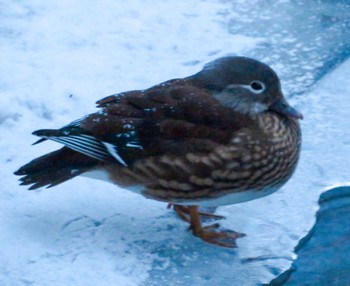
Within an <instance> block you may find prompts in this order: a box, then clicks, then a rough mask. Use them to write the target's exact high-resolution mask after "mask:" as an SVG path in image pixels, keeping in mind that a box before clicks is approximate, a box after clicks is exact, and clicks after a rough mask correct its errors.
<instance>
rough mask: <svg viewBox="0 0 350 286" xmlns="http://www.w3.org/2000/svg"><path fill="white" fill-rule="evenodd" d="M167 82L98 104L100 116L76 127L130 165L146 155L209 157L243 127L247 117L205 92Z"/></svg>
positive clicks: (110, 97) (92, 115) (96, 114)
mask: <svg viewBox="0 0 350 286" xmlns="http://www.w3.org/2000/svg"><path fill="white" fill-rule="evenodd" d="M174 82H176V83H177V84H175V85H174ZM170 83H172V84H168V83H164V84H161V85H158V86H155V87H153V88H150V89H148V90H144V91H131V92H126V93H121V94H119V95H112V96H109V97H107V98H105V99H102V100H100V101H98V104H99V106H100V107H102V109H101V111H100V112H98V113H95V114H91V115H90V116H88V117H87V118H86V119H85V120H84V121H82V122H81V127H82V128H84V130H87V131H89V132H91V134H93V135H94V136H95V137H96V138H98V139H99V140H101V141H104V142H109V143H110V144H112V145H115V146H118V147H117V149H118V154H119V155H120V156H121V157H122V158H126V160H127V161H128V162H130V163H131V162H133V161H135V160H138V159H142V158H144V157H147V156H160V155H163V154H177V155H181V154H185V153H188V152H201V151H203V152H208V151H210V150H212V149H213V148H215V146H218V145H219V144H226V143H227V142H228V141H229V140H230V138H231V136H232V133H233V132H234V131H235V130H239V129H241V128H242V127H243V122H244V124H245V125H246V124H247V120H248V119H247V117H245V116H243V115H241V114H237V113H235V112H233V111H232V110H231V109H229V108H227V107H224V106H223V105H222V104H220V103H219V102H218V101H217V100H216V99H215V98H214V97H213V96H212V94H210V93H209V92H207V91H205V90H203V89H199V88H196V87H193V86H188V85H186V84H185V83H183V82H181V81H176V80H175V81H174V80H173V81H171V82H170ZM130 147H133V148H130Z"/></svg>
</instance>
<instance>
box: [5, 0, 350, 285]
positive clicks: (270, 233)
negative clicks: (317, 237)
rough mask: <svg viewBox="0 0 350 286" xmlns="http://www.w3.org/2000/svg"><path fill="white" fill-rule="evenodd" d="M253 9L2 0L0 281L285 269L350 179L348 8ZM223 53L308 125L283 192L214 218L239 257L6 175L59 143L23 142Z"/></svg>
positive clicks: (120, 201) (168, 222) (102, 202)
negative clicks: (322, 203) (245, 62)
mask: <svg viewBox="0 0 350 286" xmlns="http://www.w3.org/2000/svg"><path fill="white" fill-rule="evenodd" d="M261 3H262V2H261V1H257V0H255V1H254V0H248V1H239V0H237V1H199V0H193V1H186V2H185V1H182V2H180V1H177V2H176V1H170V0H167V1H158V2H155V1H141V0H135V1H129V2H127V1H108V0H103V1H98V2H97V1H92V0H88V1H49V2H48V1H43V0H33V1H24V0H22V1H21V0H19V1H2V2H0V23H1V25H0V62H1V65H0V132H1V137H0V150H1V151H0V152H1V156H0V158H1V161H0V164H1V169H0V175H1V178H2V188H1V192H0V202H1V203H0V241H1V245H0V285H5V286H7V285H11V286H17V285H35V286H45V285H50V286H52V285H87V286H89V285H101V286H104V285H106V286H107V285H108V286H109V285H121V286H124V285H127V286H128V285H145V286H146V285H147V286H148V285H224V286H225V285H248V286H249V285H257V284H261V283H268V282H269V281H270V280H271V279H273V278H274V277H276V276H277V275H278V274H280V273H281V272H283V271H284V270H286V269H287V268H288V267H289V266H290V264H291V263H292V261H293V259H295V255H294V253H293V249H294V247H295V246H296V245H297V243H298V241H299V239H300V238H301V237H303V236H304V235H305V234H306V233H307V232H308V230H309V229H310V228H311V227H312V225H313V223H314V214H315V212H316V210H317V204H316V202H317V200H318V196H319V194H320V193H321V192H323V191H324V190H325V189H326V187H327V186H330V185H333V184H339V185H344V184H345V183H348V182H350V178H349V175H348V170H349V167H350V166H349V165H350V164H349V159H348V154H349V152H350V141H349V138H350V136H349V135H350V134H349V130H350V129H349V128H348V122H349V120H350V118H349V117H350V112H349V110H350V104H349V102H350V101H349V97H348V92H349V90H350V83H349V80H348V79H349V75H350V61H349V60H347V61H345V59H346V58H347V57H348V56H349V53H350V48H349V43H350V40H349V39H350V37H349V36H350V35H349V33H350V29H349V23H350V21H349V19H350V17H349V16H350V15H349V11H350V9H349V3H348V2H347V1H301V0H299V1H287V0H284V1H264V2H263V3H264V4H261ZM227 54H240V55H247V56H253V57H256V58H258V59H260V60H264V61H266V62H267V63H269V64H271V65H272V66H273V67H274V68H275V69H276V70H277V71H278V73H279V74H280V75H281V78H282V84H283V88H284V91H285V93H286V95H287V97H288V98H289V100H290V101H291V102H292V104H293V105H294V106H295V107H296V108H297V109H298V110H300V111H301V112H302V113H303V114H304V117H305V120H304V121H303V122H302V129H303V150H302V157H301V162H300V164H299V167H298V169H297V172H296V173H295V175H294V177H293V178H292V179H291V181H290V182H288V184H287V185H286V186H285V187H284V188H283V189H282V190H280V191H278V192H276V193H275V194H273V195H271V196H269V197H266V198H263V199H259V200H256V201H252V202H248V203H244V204H239V205H234V206H227V207H222V208H219V209H218V211H217V213H218V214H220V215H225V216H226V217H227V220H225V221H223V222H222V224H223V226H224V227H227V228H230V229H234V230H236V231H239V232H244V233H246V234H247V236H246V237H244V238H241V239H239V240H238V248H237V249H235V250H227V249H221V248H218V247H214V246H211V245H208V244H205V243H203V242H202V241H200V240H199V239H196V238H195V237H193V236H192V235H191V234H190V233H189V232H188V231H187V229H186V228H187V226H186V224H185V223H184V222H182V221H180V220H179V219H177V218H176V216H175V215H174V214H173V212H172V211H170V210H167V209H166V204H163V203H158V202H155V201H151V200H146V199H144V198H142V197H141V196H139V195H137V194H134V193H131V192H129V191H127V190H123V189H119V188H117V187H115V186H113V185H110V184H107V183H103V182H100V181H95V180H90V179H87V178H82V177H79V178H76V179H74V180H72V181H69V182H67V183H64V184H62V185H59V186H57V187H55V188H53V189H48V190H42V191H37V192H28V191H26V189H25V188H24V187H21V186H18V181H17V179H18V178H17V177H15V176H14V175H13V174H12V172H13V171H15V170H16V169H17V168H18V167H20V166H21V165H23V164H25V163H27V162H28V161H29V160H31V159H33V158H35V157H37V156H40V155H42V154H44V153H45V152H48V151H51V150H54V149H57V148H58V146H59V145H58V144H56V143H53V142H45V143H42V144H39V145H36V146H34V147H32V146H30V144H32V143H33V142H34V141H35V140H36V139H37V138H35V137H33V136H31V135H30V134H31V132H32V131H34V130H36V129H40V128H58V127H61V126H63V125H66V124H68V123H69V122H72V121H74V120H75V119H77V118H81V117H82V116H84V115H86V114H87V113H89V112H94V111H95V110H96V109H95V108H94V106H95V105H94V103H95V101H97V100H98V99H101V98H103V97H104V96H107V95H109V94H114V93H118V92H122V91H125V90H131V89H140V88H147V87H149V86H152V85H154V84H157V83H159V82H161V81H164V80H167V79H170V78H176V77H182V76H186V75H190V74H192V73H194V72H197V71H198V70H199V69H200V68H201V67H202V66H203V64H205V63H206V62H208V61H210V60H212V59H214V58H217V57H220V56H224V55H227ZM343 61H345V62H344V63H343V64H341V65H339V63H341V62H343ZM334 68H336V69H335V70H334V71H332V69H334Z"/></svg>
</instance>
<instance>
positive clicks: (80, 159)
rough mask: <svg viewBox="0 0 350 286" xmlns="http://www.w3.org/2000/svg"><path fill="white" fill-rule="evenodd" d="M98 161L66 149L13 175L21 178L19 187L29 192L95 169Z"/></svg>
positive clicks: (42, 157)
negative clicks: (28, 186)
mask: <svg viewBox="0 0 350 286" xmlns="http://www.w3.org/2000/svg"><path fill="white" fill-rule="evenodd" d="M98 163H99V161H98V160H96V159H93V158H91V157H88V156H86V155H84V154H81V153H78V152H76V151H74V150H71V149H69V148H67V147H63V148H62V149H59V150H57V151H54V152H51V153H48V154H46V155H44V156H41V157H39V158H36V159H34V160H32V161H31V162H29V163H28V164H26V165H24V166H22V167H21V168H19V169H18V170H17V171H16V172H15V173H14V174H15V175H18V176H23V177H22V178H20V181H21V182H22V183H21V185H31V187H30V188H29V189H30V190H34V189H38V188H40V187H45V186H46V187H47V188H50V187H53V186H56V185H58V184H60V183H63V182H65V181H67V180H69V179H71V178H74V177H75V176H78V175H80V174H82V173H84V172H86V171H89V170H91V169H93V168H94V167H96V165H97V164H98Z"/></svg>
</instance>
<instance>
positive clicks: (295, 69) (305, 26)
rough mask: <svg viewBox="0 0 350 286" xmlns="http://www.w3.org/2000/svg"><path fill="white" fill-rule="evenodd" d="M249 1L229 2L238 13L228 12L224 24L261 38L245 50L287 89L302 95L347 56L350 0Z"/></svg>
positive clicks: (348, 52) (231, 28)
mask: <svg viewBox="0 0 350 286" xmlns="http://www.w3.org/2000/svg"><path fill="white" fill-rule="evenodd" d="M247 2H248V3H247ZM250 2H252V1H246V2H245V1H244V3H245V5H237V4H236V3H235V1H232V7H233V10H235V11H236V12H240V10H242V13H241V15H242V16H241V17H232V19H231V21H230V25H229V29H230V31H231V33H233V34H235V33H242V32H243V33H244V34H246V35H248V36H252V37H257V38H262V42H261V44H260V46H259V47H258V48H257V49H254V50H252V51H249V52H248V55H249V56H252V57H256V58H258V59H261V60H263V61H265V62H268V63H270V64H271V65H272V66H275V68H276V69H277V71H278V74H279V76H280V77H281V79H282V81H283V82H284V83H285V84H286V87H287V91H288V92H289V93H291V94H293V95H297V94H303V93H304V92H305V91H307V89H308V88H309V87H310V86H312V85H313V84H314V83H315V82H317V81H318V80H319V79H321V78H322V77H323V76H324V75H326V74H327V73H329V71H331V70H332V69H334V68H335V67H336V66H337V65H338V64H340V63H342V62H343V61H344V60H346V59H347V58H348V57H349V55H350V1H348V0H338V1H331V0H311V1H305V0H295V1H270V0H268V1H263V2H261V3H259V5H255V6H254V5H252V4H253V3H250ZM253 2H254V1H253ZM249 4H250V5H249ZM237 10H238V11H237ZM242 19H245V20H246V21H249V24H248V25H247V22H246V21H242ZM279 67H282V68H281V69H279Z"/></svg>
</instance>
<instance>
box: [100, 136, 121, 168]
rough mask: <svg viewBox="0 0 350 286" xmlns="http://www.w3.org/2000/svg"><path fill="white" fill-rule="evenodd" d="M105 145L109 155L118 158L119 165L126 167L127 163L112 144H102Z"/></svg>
mask: <svg viewBox="0 0 350 286" xmlns="http://www.w3.org/2000/svg"><path fill="white" fill-rule="evenodd" d="M102 143H103V145H105V146H106V148H107V150H108V152H109V154H111V155H112V156H113V157H114V158H116V159H117V160H118V162H119V163H121V164H122V165H124V166H125V167H126V166H127V164H126V163H125V161H124V160H123V159H122V157H120V155H119V154H118V153H117V150H116V147H115V146H114V145H113V144H111V143H107V142H102Z"/></svg>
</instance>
